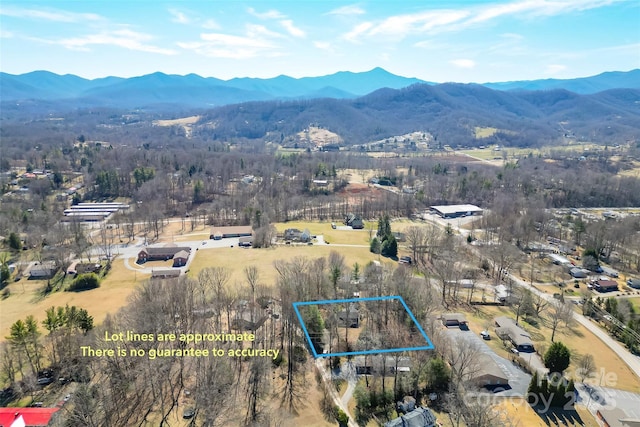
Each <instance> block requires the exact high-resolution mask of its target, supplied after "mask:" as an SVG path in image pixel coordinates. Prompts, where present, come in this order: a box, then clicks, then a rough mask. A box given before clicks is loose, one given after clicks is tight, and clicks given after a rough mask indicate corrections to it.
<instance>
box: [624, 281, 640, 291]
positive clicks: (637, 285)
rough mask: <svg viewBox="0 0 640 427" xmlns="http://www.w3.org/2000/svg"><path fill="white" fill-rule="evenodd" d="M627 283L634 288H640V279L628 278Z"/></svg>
mask: <svg viewBox="0 0 640 427" xmlns="http://www.w3.org/2000/svg"><path fill="white" fill-rule="evenodd" d="M627 285H629V286H631V287H632V288H634V289H640V279H633V278H629V279H627Z"/></svg>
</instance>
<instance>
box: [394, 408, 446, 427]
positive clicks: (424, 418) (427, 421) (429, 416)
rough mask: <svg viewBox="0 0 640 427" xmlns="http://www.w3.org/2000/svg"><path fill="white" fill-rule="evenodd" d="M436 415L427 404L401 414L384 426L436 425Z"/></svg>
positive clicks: (433, 426) (427, 426)
mask: <svg viewBox="0 0 640 427" xmlns="http://www.w3.org/2000/svg"><path fill="white" fill-rule="evenodd" d="M435 426H436V416H435V415H434V414H433V412H431V410H430V409H429V408H427V407H425V406H421V407H418V408H416V409H414V410H413V411H411V412H407V413H406V414H404V415H400V416H399V417H398V418H395V419H393V420H391V421H389V422H388V423H385V425H384V427H435Z"/></svg>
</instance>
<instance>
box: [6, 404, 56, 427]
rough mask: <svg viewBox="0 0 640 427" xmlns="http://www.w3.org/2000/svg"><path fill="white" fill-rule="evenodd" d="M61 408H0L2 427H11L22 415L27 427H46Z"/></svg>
mask: <svg viewBox="0 0 640 427" xmlns="http://www.w3.org/2000/svg"><path fill="white" fill-rule="evenodd" d="M59 409H60V408H0V427H10V426H11V423H13V421H15V419H16V418H18V416H19V415H22V419H23V420H24V422H25V424H26V425H27V427H44V426H47V425H48V424H49V421H50V420H51V417H52V416H53V414H54V413H56V412H57V411H58V410H59Z"/></svg>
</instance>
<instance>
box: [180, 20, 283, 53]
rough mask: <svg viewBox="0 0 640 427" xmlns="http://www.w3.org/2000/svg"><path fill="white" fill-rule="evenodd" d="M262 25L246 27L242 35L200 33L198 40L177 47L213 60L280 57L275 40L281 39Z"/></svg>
mask: <svg viewBox="0 0 640 427" xmlns="http://www.w3.org/2000/svg"><path fill="white" fill-rule="evenodd" d="M282 38H283V36H282V34H279V33H276V32H274V31H271V30H269V29H267V28H266V27H264V26H263V25H255V24H251V25H247V26H246V29H245V34H244V35H233V34H224V33H202V34H200V40H198V41H192V42H179V43H177V45H178V46H179V47H181V48H182V49H185V50H191V51H193V52H195V53H197V54H199V55H203V56H208V57H214V58H231V59H247V58H255V57H261V56H262V57H265V56H266V57H274V56H282V55H283V53H282V51H281V50H280V46H279V45H278V43H276V40H279V39H282Z"/></svg>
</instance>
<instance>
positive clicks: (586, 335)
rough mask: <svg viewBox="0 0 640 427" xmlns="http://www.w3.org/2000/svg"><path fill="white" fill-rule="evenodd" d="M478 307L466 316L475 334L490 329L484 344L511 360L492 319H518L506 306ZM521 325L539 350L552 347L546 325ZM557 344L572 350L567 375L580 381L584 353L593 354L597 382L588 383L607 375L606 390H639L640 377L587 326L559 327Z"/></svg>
mask: <svg viewBox="0 0 640 427" xmlns="http://www.w3.org/2000/svg"><path fill="white" fill-rule="evenodd" d="M476 307H478V310H477V312H476V313H467V317H468V320H469V327H470V329H471V330H472V331H473V332H474V333H479V332H480V331H482V330H483V329H486V328H489V332H490V333H491V334H492V336H493V339H491V340H490V341H485V342H486V343H487V344H488V345H489V346H490V347H491V348H492V349H493V350H494V351H496V353H498V354H499V355H501V356H502V357H504V358H506V359H510V356H511V354H510V353H509V352H508V349H506V348H505V347H504V346H503V345H502V342H501V341H500V340H499V339H496V337H495V332H494V328H493V326H492V325H493V319H494V318H495V317H496V316H501V315H506V316H511V317H513V318H515V315H514V314H513V312H512V311H510V310H509V309H508V308H506V307H493V306H484V307H480V306H476ZM521 325H523V327H524V328H525V329H526V330H527V332H529V333H530V334H531V337H532V338H533V341H534V344H535V345H536V346H537V347H538V348H539V349H540V348H541V347H546V348H548V347H549V345H550V344H551V340H550V338H551V329H549V328H548V327H546V326H545V325H544V324H543V322H540V324H539V327H538V328H536V327H534V326H531V325H529V324H527V323H525V322H521ZM555 341H561V342H562V343H564V344H565V345H566V346H567V347H569V349H570V350H571V353H572V360H571V365H570V366H569V369H568V370H567V371H566V374H567V376H569V377H573V378H574V379H576V380H578V381H579V379H577V378H575V369H576V366H577V365H578V360H579V357H581V356H583V355H585V354H591V355H593V358H594V361H595V365H596V368H597V372H598V377H597V378H596V379H593V378H592V379H591V380H587V382H591V383H592V384H597V383H598V381H599V379H600V374H601V373H602V372H604V375H603V376H602V378H603V381H602V386H603V387H611V388H617V389H621V390H627V391H632V392H636V393H637V392H638V390H640V378H638V377H637V376H635V375H634V374H633V372H632V371H631V370H630V369H629V367H628V366H627V365H626V364H625V363H624V362H623V361H622V360H621V359H620V358H619V357H618V356H617V355H616V354H615V353H613V352H612V351H611V350H610V349H609V347H607V346H606V345H605V344H604V343H603V342H602V341H600V339H598V338H597V337H596V336H595V335H593V334H592V333H591V332H590V331H588V330H587V329H586V328H585V327H584V326H582V325H580V324H578V323H577V322H576V323H575V325H574V326H573V327H572V328H571V329H569V328H565V327H563V326H560V327H558V329H557V331H556V336H555ZM601 370H603V371H601Z"/></svg>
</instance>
